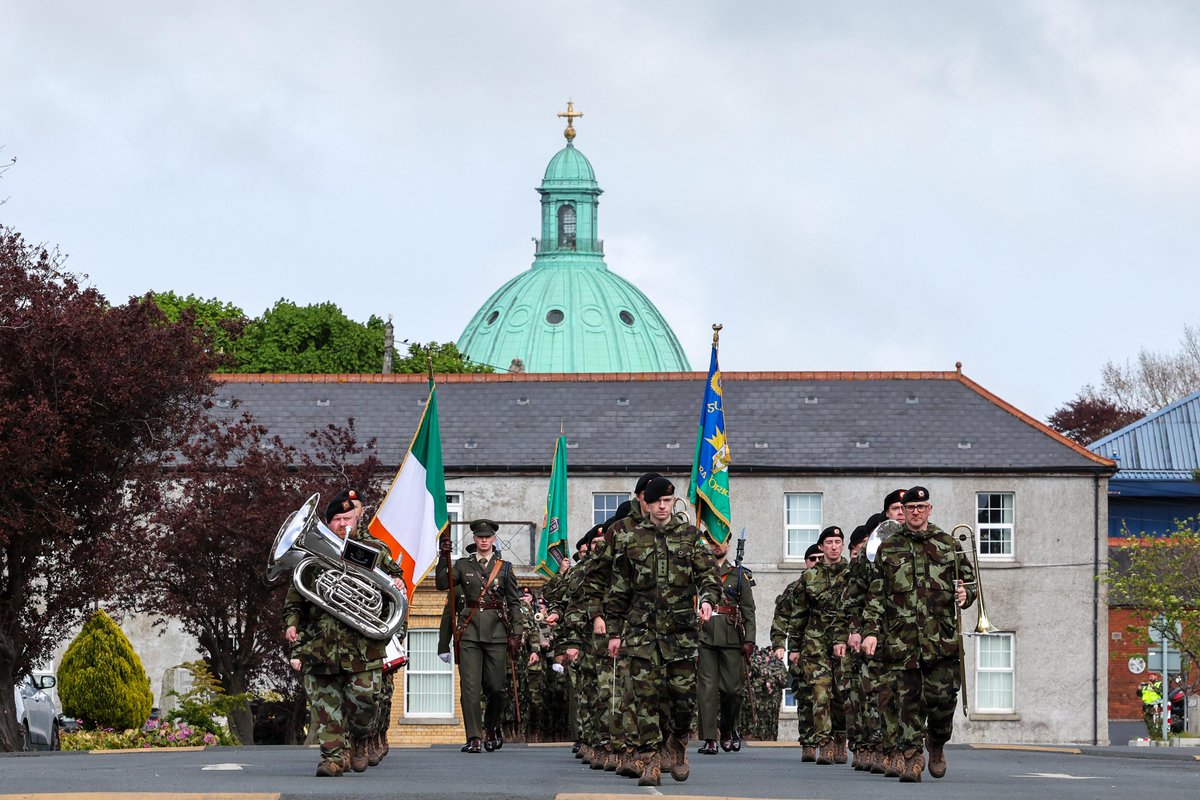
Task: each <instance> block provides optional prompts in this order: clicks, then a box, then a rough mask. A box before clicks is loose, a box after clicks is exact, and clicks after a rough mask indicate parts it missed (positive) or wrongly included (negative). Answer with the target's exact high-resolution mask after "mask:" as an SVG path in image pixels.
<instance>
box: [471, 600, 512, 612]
mask: <svg viewBox="0 0 1200 800" xmlns="http://www.w3.org/2000/svg"><path fill="white" fill-rule="evenodd" d="M467 608H478V609H479V610H480V611H499V610H500V609H502V608H504V605H503V604H502V603H500V602H499V601H497V600H484V601H482V602H480V601H479V600H472V601H470V602H468V603H467Z"/></svg>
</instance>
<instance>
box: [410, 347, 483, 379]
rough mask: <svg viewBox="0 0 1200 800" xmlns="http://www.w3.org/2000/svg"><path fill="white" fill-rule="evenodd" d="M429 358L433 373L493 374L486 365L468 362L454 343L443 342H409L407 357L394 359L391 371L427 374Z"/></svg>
mask: <svg viewBox="0 0 1200 800" xmlns="http://www.w3.org/2000/svg"><path fill="white" fill-rule="evenodd" d="M430 357H432V358H433V371H434V372H437V373H441V374H445V373H450V372H495V370H494V369H492V368H491V366H489V365H487V364H477V363H476V362H474V361H470V360H469V359H468V358H467V357H466V356H464V355H463V354H462V353H460V352H458V345H456V344H455V343H454V342H445V343H443V344H438V343H437V342H430V343H429V344H421V343H420V342H411V343H410V344H409V345H408V355H406V356H405V357H404V358H398V359H396V363H395V365H394V367H393V371H394V372H408V373H417V372H428V371H429V358H430Z"/></svg>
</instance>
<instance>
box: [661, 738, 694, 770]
mask: <svg viewBox="0 0 1200 800" xmlns="http://www.w3.org/2000/svg"><path fill="white" fill-rule="evenodd" d="M666 751H667V756H668V757H669V758H670V759H671V777H672V778H674V779H675V780H677V781H686V780H687V779H688V775H691V774H692V768H691V767H689V766H688V759H687V734H686V733H682V734H674V733H673V734H671V735H670V736H668V737H667V746H666Z"/></svg>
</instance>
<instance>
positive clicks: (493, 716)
mask: <svg viewBox="0 0 1200 800" xmlns="http://www.w3.org/2000/svg"><path fill="white" fill-rule="evenodd" d="M497 559H500V555H499V554H498V553H495V552H493V553H492V558H491V559H489V560H487V561H482V560H481V559H480V558H479V556H478V554H475V555H470V556H464V557H463V558H460V559H458V560H457V561H455V562H454V567H453V570H449V569H447V568H446V561H445V559H440V560H439V561H438V564H437V572H436V579H435V585H436V586H437V588H438V589H440V590H442V591H446V590H447V589H449V588H450V586H451V585H453V586H454V587H455V590H456V597H458V596H459V595H458V594H457V592H458V591H461V593H462V594H461V597H462V602H461V603H460V604H458V605H457V607H456V610H457V612H458V622H457V628H458V636H457V640H458V676H459V688H460V692H461V698H460V699H461V703H462V712H463V725H464V727H465V728H466V732H467V739H468V740H470V739H477V738H481V737H482V736H483V729H484V727H486V728H487V729H488V731H492V730H494V729H495V728H498V727H499V725H500V722H501V719H502V717H503V714H504V688H505V684H506V683H507V680H508V672H509V670H508V664H507V663H506V662H507V659H508V652H507V648H508V640H509V637H510V636H513V637H519V636H520V635H521V618H520V615H519V614H514V613H513V612H514V611H515V610H516V609H517V607H518V606H519V605H520V603H521V594H520V590H519V589H518V588H517V579H516V576H515V575H514V573H513V568H512V564H511V563H510V562H508V561H504V560H503V559H500V561H499V563H500V568H499V570H498V571H497V572H496V577H495V578H494V579H493V580H492V581H491V583H488V578H489V576H490V575H491V573H492V569H493V568H494V565H495V563H496V562H497ZM451 572H453V574H451ZM485 584H486V585H485ZM485 698H486V700H487V718H486V720H481V717H482V716H483V714H482V707H481V705H482V702H483V700H484V699H485Z"/></svg>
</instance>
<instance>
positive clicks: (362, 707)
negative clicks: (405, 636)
mask: <svg viewBox="0 0 1200 800" xmlns="http://www.w3.org/2000/svg"><path fill="white" fill-rule="evenodd" d="M362 513H363V506H362V501H361V500H360V499H359V494H358V492H357V491H356V490H354V489H347V490H345V491H343V492H342V493H341V494H339V495H338V496H337V497H335V498H334V499H333V501H332V502H330V504H329V505H328V506H327V507H326V509H325V519H326V520H327V521H328V525H329V528H330V529H331V530H332V531H333V532H334V533H336V534H337V535H338V536H340V537H342V538H346V536H351V537H353V538H354V539H357V540H360V541H368V542H374V541H375V540H374V539H373V538H372V537H371V536H370V535H369V534H367V533H366V527H365V526H359V524H358V523H359V521H360V520H361V517H362ZM379 568H380V569H382V570H383V571H384V572H386V573H387V574H388V575H390V576H392V579H393V582H394V583H395V585H396V586H397V588H403V587H404V579H403V572H402V571H401V569H400V567H399V566H398V565H397V564H396V563H395V562H394V561H392V559H391V557H390V556H389V555H388V553H387V550H386V549H385V548H381V553H380V558H379ZM283 624H284V626H285V630H284V638H285V639H286V640H287V642H288V649H289V657H290V659H291V664H292V667H293V668H294V669H297V670H299V671H300V673H301V676H302V679H303V683H304V690H305V692H306V693H307V694H308V698H309V706H310V708H311V709H312V715H313V719H312V725H313V727H314V729H315V732H316V739H317V743H318V744H319V745H320V746H321V763H320V764H319V765H318V766H317V776H318V777H338V776H340V775H342V774H343V773H344V772H345V771H346V769H347V767H349V768H351V769H353V770H354V771H355V772H364V771H365V770H366V769H367V766H368V752H367V742H368V739H369V738H371V736H372V735H373V734H374V733H375V732H376V729H375V727H374V724H375V722H376V714H377V708H376V706H377V704H378V701H379V694H380V690H381V688H382V667H383V658H384V650H385V647H386V643H385V642H382V641H378V640H375V639H368V638H367V637H366V636H364V635H363V634H361V633H360V632H359V631H357V630H355V629H354V628H351V627H350V626H348V625H346V624H345V623H344V622H342V621H341V620H339V619H337V618H336V617H334V616H333V615H331V614H328V613H326V612H325V611H324V610H323V609H321V608H320V607H319V606H316V605H314V604H313V603H311V602H309V601H308V600H307V599H306V598H305V597H304V596H303V595H301V594H300V593H299V592H298V591H296V587H295V584H292V585H289V586H288V591H287V597H286V598H285V599H284V603H283ZM376 763H378V761H376Z"/></svg>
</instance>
